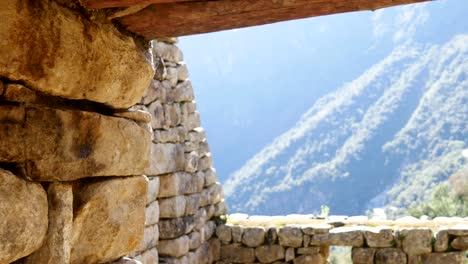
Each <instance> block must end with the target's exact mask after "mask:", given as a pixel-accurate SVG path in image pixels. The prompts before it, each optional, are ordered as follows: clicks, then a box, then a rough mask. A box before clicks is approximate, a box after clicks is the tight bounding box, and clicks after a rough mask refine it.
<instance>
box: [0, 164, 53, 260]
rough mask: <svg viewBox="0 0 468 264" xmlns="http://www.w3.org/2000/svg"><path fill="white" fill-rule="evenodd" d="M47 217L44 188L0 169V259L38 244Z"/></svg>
mask: <svg viewBox="0 0 468 264" xmlns="http://www.w3.org/2000/svg"><path fill="white" fill-rule="evenodd" d="M47 221H48V220H47V194H46V192H45V190H44V188H42V186H41V185H40V184H38V183H33V182H29V181H26V180H23V179H21V178H19V177H17V176H15V175H13V174H12V173H11V172H9V171H5V170H2V169H0V263H10V262H13V261H15V260H17V259H20V258H22V257H25V256H27V255H29V254H31V253H33V252H34V251H36V250H37V249H38V248H40V247H41V245H42V243H43V241H44V238H45V237H46V233H47Z"/></svg>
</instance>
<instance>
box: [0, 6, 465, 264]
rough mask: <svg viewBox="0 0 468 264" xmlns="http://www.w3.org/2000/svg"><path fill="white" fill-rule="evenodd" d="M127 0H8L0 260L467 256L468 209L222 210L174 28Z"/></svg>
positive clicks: (405, 263)
mask: <svg viewBox="0 0 468 264" xmlns="http://www.w3.org/2000/svg"><path fill="white" fill-rule="evenodd" d="M360 1H361V2H365V0H360ZM408 1H413V0H402V1H397V2H398V3H400V2H401V3H403V2H408ZM122 2H125V1H120V0H112V1H101V0H100V1H95V0H82V1H75V0H3V1H1V2H0V16H1V18H2V23H0V264H9V263H15V264H95V263H114V264H158V263H167V264H170V263H171V264H172V263H174V264H176V263H177V264H178V263H180V264H186V263H187V264H204V263H207V264H211V263H294V264H300V263H310V264H321V263H326V262H327V259H328V258H329V255H330V246H351V247H353V250H352V261H353V263H358V264H364V263H378V264H380V263H390V264H392V263H395V264H412V263H443V264H445V263H449V264H450V263H454V264H462V263H465V262H464V261H466V258H465V255H464V253H463V251H466V250H467V249H468V227H467V225H468V221H467V219H443V221H436V219H435V220H434V221H417V222H411V224H405V223H403V222H401V221H400V222H398V221H397V222H372V221H368V220H367V219H364V218H362V217H361V218H343V217H333V218H329V219H317V218H316V217H313V216H309V215H302V216H299V215H294V216H287V217H265V216H250V217H249V216H247V215H242V214H237V215H231V216H226V213H227V212H226V211H227V210H226V204H225V203H224V199H223V191H222V186H221V185H220V184H219V183H218V182H217V175H216V170H215V169H214V167H213V158H212V156H211V153H210V149H209V145H208V143H207V140H206V134H205V131H204V130H203V128H202V127H201V124H200V123H201V122H200V115H199V113H198V112H197V107H196V102H195V97H194V91H193V88H192V83H191V82H190V80H189V74H188V69H187V66H186V65H185V63H184V62H183V54H182V52H181V51H180V49H179V48H178V47H177V45H176V44H177V41H178V40H177V38H172V37H164V38H159V39H157V40H152V41H149V40H145V39H143V37H141V36H138V35H135V34H134V33H135V32H133V33H132V32H128V31H127V29H129V28H126V29H124V28H123V26H125V25H122V24H119V23H118V21H126V20H125V19H118V18H119V17H125V16H129V15H131V14H132V13H136V12H139V11H143V12H147V11H148V9H147V7H148V6H147V5H148V4H143V5H137V6H132V5H133V4H137V3H140V1H137V0H132V1H127V2H128V3H126V4H123V5H121V4H122ZM156 2H157V1H156ZM166 2H177V1H166ZM187 2H193V3H192V4H195V5H197V6H198V7H202V6H203V5H204V3H203V2H204V1H187ZM211 2H212V3H210V5H218V4H221V5H223V6H224V5H226V3H227V1H225V0H223V1H211ZM284 2H285V3H283V4H287V5H289V4H290V3H289V2H288V3H286V2H287V1H284ZM345 2H346V1H343V3H345ZM380 2H383V1H380ZM390 2H391V3H384V4H385V5H393V4H396V2H395V3H393V1H390ZM229 3H230V2H229ZM239 3H242V7H243V8H247V9H248V8H250V7H249V5H250V4H251V3H250V2H248V5H246V3H247V2H246V1H240V2H239ZM259 3H260V5H259V6H257V5H255V8H259V7H260V6H261V5H265V4H266V5H267V6H270V7H271V5H270V4H272V3H273V2H271V1H262V2H259ZM291 3H292V2H291ZM301 3H303V4H304V5H305V3H306V1H301ZM82 4H84V5H86V6H87V7H96V8H98V6H106V5H109V4H111V5H112V6H107V7H119V8H117V9H112V10H110V9H106V10H91V9H86V8H85V7H83V6H82ZM173 4H174V5H177V4H176V3H172V4H170V5H169V4H168V5H167V7H172V6H173ZM205 4H206V3H205ZM381 5H382V4H379V5H378V6H381ZM385 5H384V6H385ZM177 6H180V4H179V5H177ZM275 6H276V4H275ZM307 6H309V2H308V1H307ZM317 7H320V5H317V4H314V5H313V8H317ZM148 8H149V9H151V10H153V9H152V6H149V7H148ZM311 8H312V7H311ZM351 8H354V9H355V7H351ZM154 10H159V11H161V10H163V9H154ZM154 10H153V11H154ZM171 10H172V9H171ZM223 10H224V9H223ZM225 10H228V9H225ZM314 10H315V9H314ZM324 10H325V9H324ZM327 10H328V9H327ZM335 11H339V10H335ZM335 11H333V12H335ZM327 12H328V11H327ZM156 13H157V12H155V13H154V14H156ZM193 18H196V16H194V17H193ZM112 19H114V20H112ZM115 19H117V21H116V20H115ZM157 21H158V22H157V23H161V25H158V27H154V28H165V27H166V28H167V26H165V24H164V23H165V20H164V19H162V20H161V19H159V18H158V20H157ZM174 21H175V20H174ZM177 21H179V20H177ZM150 22H151V23H154V21H153V20H151V21H150ZM192 22H193V21H192ZM195 22H196V21H195ZM151 23H150V24H151ZM161 26H162V27H161ZM205 26H206V24H205ZM226 26H228V27H232V26H233V25H226ZM154 28H153V29H154ZM182 29H183V28H181V29H180V30H182ZM167 30H168V31H171V30H172V29H171V28H167ZM150 33H151V34H153V33H152V32H150ZM159 33H161V32H159ZM226 219H228V221H227V223H226V221H225V220H226ZM449 220H450V221H449Z"/></svg>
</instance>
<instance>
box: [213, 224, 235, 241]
mask: <svg viewBox="0 0 468 264" xmlns="http://www.w3.org/2000/svg"><path fill="white" fill-rule="evenodd" d="M216 236H217V237H218V238H219V240H220V241H221V242H223V243H225V244H227V243H229V242H231V240H232V232H231V227H230V226H229V225H219V226H218V227H217V229H216Z"/></svg>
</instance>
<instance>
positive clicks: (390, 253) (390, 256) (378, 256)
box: [375, 248, 407, 264]
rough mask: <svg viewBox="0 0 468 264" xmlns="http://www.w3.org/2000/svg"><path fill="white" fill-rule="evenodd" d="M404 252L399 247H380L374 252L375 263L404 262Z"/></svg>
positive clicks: (399, 263) (391, 263) (394, 263)
mask: <svg viewBox="0 0 468 264" xmlns="http://www.w3.org/2000/svg"><path fill="white" fill-rule="evenodd" d="M406 263H407V260H406V254H405V252H403V251H402V250H401V249H399V248H382V249H378V250H377V252H376V253H375V264H406Z"/></svg>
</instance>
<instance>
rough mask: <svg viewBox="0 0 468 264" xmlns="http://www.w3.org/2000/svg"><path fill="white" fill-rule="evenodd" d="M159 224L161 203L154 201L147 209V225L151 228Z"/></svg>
mask: <svg viewBox="0 0 468 264" xmlns="http://www.w3.org/2000/svg"><path fill="white" fill-rule="evenodd" d="M158 222H159V202H158V201H154V202H152V203H150V204H149V205H148V206H147V207H146V218H145V225H146V226H150V225H154V224H157V223H158Z"/></svg>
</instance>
